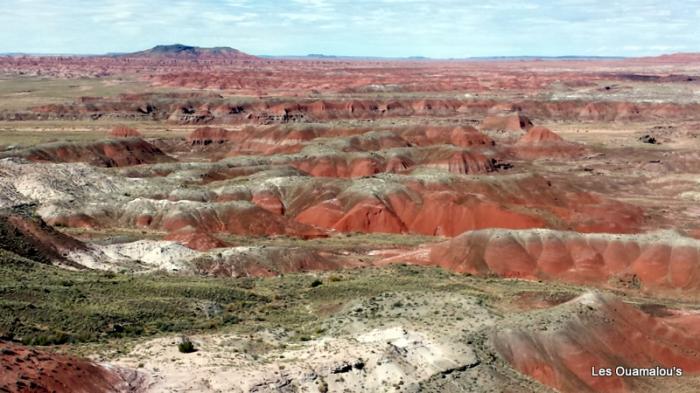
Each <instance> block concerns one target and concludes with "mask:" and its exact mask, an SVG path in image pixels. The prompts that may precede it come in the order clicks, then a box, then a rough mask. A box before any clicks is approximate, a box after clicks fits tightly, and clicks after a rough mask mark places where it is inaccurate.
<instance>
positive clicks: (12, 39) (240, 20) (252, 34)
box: [0, 0, 700, 58]
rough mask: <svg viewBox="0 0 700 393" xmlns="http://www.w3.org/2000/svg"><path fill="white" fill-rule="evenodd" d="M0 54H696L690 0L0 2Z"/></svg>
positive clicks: (698, 4) (695, 8) (695, 6)
mask: <svg viewBox="0 0 700 393" xmlns="http://www.w3.org/2000/svg"><path fill="white" fill-rule="evenodd" d="M0 4H2V12H0V38H1V39H0V53H7V52H24V53H47V54H48V53H55V54H102V53H114V52H133V51H138V50H143V49H147V48H150V47H153V46H155V45H158V44H173V43H182V44H187V45H195V46H203V47H210V46H230V47H233V48H236V49H240V50H242V51H244V52H247V53H250V54H255V55H306V54H309V53H320V54H326V55H344V56H381V57H407V56H426V57H433V58H461V57H473V56H523V55H535V56H561V55H585V56H647V55H657V54H662V53H674V52H700V0H620V1H613V0H561V1H546V0H481V1H471V0H462V1H458V0H439V1H438V0H354V1H347V0H289V1H276V0H199V1H195V0H103V1H99V0H90V1H88V0H61V1H56V0H0Z"/></svg>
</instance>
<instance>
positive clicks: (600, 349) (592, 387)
mask: <svg viewBox="0 0 700 393" xmlns="http://www.w3.org/2000/svg"><path fill="white" fill-rule="evenodd" d="M542 326H547V329H542ZM699 334H700V314H697V313H692V314H691V313H679V312H676V313H673V312H670V313H666V315H665V316H652V315H649V314H646V313H644V312H642V311H640V310H639V309H637V308H635V307H634V306H632V305H630V304H626V303H624V302H622V301H621V300H619V299H617V298H614V297H612V296H610V295H601V294H598V293H587V294H584V295H582V296H581V297H578V298H576V299H574V300H572V301H570V302H568V303H565V304H562V305H560V306H557V307H554V308H551V309H547V310H543V311H539V312H536V313H534V315H532V316H531V320H523V321H521V322H520V323H518V324H516V325H515V326H513V327H510V328H506V329H501V330H500V331H497V332H496V333H494V335H493V337H492V342H493V345H494V346H495V348H496V350H497V351H498V352H499V353H500V355H501V356H502V357H503V358H505V360H506V361H508V362H509V363H510V364H511V365H512V366H513V367H514V368H515V369H517V370H519V371H520V372H522V373H524V374H527V375H529V376H531V377H532V378H534V379H536V380H538V381H540V382H542V383H543V384H545V385H548V386H551V387H553V388H554V389H556V390H558V391H561V392H572V393H574V392H575V393H579V392H582V393H583V392H660V391H674V389H673V388H671V387H668V386H666V385H664V383H675V384H676V385H677V386H683V387H684V391H697V389H698V388H699V386H698V382H697V381H693V380H690V381H687V380H686V381H685V382H684V381H683V380H678V377H677V376H676V375H673V376H672V377H662V378H655V379H649V378H638V377H622V376H617V375H615V374H616V370H615V369H616V367H618V366H622V367H625V368H633V367H638V368H656V367H661V368H663V369H664V372H672V373H675V369H674V367H676V368H680V369H682V370H683V374H684V375H689V374H697V373H698V372H700V339H698V335H699ZM593 367H595V368H596V370H599V369H600V368H612V374H613V375H612V376H605V377H603V376H593V375H592V371H591V368H593ZM691 383H692V384H694V385H691Z"/></svg>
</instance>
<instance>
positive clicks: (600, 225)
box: [286, 177, 642, 236]
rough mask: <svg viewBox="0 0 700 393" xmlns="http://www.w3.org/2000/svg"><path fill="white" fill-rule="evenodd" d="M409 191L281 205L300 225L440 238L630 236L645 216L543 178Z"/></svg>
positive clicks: (325, 196)
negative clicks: (504, 231)
mask: <svg viewBox="0 0 700 393" xmlns="http://www.w3.org/2000/svg"><path fill="white" fill-rule="evenodd" d="M408 185H409V188H408V189H405V190H402V191H385V192H384V193H381V192H380V191H379V190H375V191H374V192H373V194H368V195H363V194H359V195H357V194H354V193H346V192H343V189H342V188H341V189H332V188H328V189H319V190H318V195H322V197H321V198H319V199H316V200H314V199H313V198H312V199H310V200H309V199H306V200H304V201H303V202H301V200H296V202H295V203H292V204H291V205H290V203H286V206H288V214H290V215H295V216H296V220H297V221H299V222H303V223H306V224H311V225H316V226H319V227H322V228H333V229H337V230H341V231H358V232H398V233H404V232H408V233H419V234H426V235H443V236H456V235H459V234H460V233H462V232H465V231H468V230H473V229H481V228H493V227H496V228H512V229H517V228H538V227H550V228H560V229H563V228H567V227H568V226H573V227H575V228H577V229H578V230H585V231H597V232H601V231H602V232H629V231H636V230H637V229H638V227H639V225H640V224H641V218H642V215H641V211H640V210H639V209H638V208H636V207H634V206H630V205H626V204H622V203H619V202H616V201H612V200H608V199H605V198H602V197H599V196H596V195H593V194H589V193H585V192H582V191H580V190H576V189H570V188H569V187H567V186H566V185H561V186H554V185H553V184H552V183H548V182H547V181H546V180H545V179H543V178H540V177H528V178H522V179H509V180H506V179H502V180H498V181H496V180H494V181H486V182H484V181H480V180H478V179H477V180H469V181H466V180H465V181H462V182H454V183H451V184H449V185H447V184H446V185H440V184H429V185H425V184H421V183H409V184H408ZM311 186H313V185H311ZM306 195H309V196H313V195H314V194H313V193H308V194H306ZM290 207H291V208H290ZM553 217H554V218H553Z"/></svg>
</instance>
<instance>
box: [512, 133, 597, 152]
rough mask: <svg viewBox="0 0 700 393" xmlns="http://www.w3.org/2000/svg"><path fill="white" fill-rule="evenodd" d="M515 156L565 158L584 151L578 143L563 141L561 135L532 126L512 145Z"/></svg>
mask: <svg viewBox="0 0 700 393" xmlns="http://www.w3.org/2000/svg"><path fill="white" fill-rule="evenodd" d="M513 151H514V154H515V156H516V157H518V158H524V159H536V158H543V157H552V158H567V157H575V156H578V155H581V154H583V153H585V151H586V149H585V148H584V147H583V146H581V145H579V144H578V143H574V142H568V141H565V140H564V139H563V138H562V137H561V136H559V135H558V134H556V133H555V132H553V131H552V130H550V129H549V128H546V127H542V126H534V127H532V128H530V130H529V131H528V132H527V133H526V134H525V135H523V136H522V137H521V138H520V139H518V141H517V142H516V143H515V145H514V146H513Z"/></svg>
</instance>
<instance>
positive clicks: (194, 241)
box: [165, 228, 230, 251]
mask: <svg viewBox="0 0 700 393" xmlns="http://www.w3.org/2000/svg"><path fill="white" fill-rule="evenodd" d="M165 240H173V241H176V242H178V243H180V244H182V245H183V246H185V247H189V248H191V249H193V250H198V251H207V250H211V249H212V248H221V247H229V246H230V245H229V244H228V243H226V242H224V241H223V240H221V239H219V238H218V237H216V236H214V235H212V234H211V233H209V232H204V231H200V230H194V229H188V228H185V229H181V230H178V231H175V232H171V233H170V234H168V235H167V236H166V237H165Z"/></svg>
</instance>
